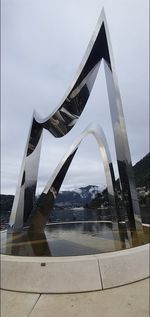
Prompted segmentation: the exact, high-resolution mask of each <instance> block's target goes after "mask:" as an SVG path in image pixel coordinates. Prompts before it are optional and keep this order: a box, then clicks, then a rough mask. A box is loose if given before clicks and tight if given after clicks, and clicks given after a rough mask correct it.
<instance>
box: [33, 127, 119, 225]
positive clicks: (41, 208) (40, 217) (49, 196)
mask: <svg viewBox="0 0 150 317" xmlns="http://www.w3.org/2000/svg"><path fill="white" fill-rule="evenodd" d="M88 134H92V135H93V136H94V137H95V139H96V141H97V145H98V148H99V152H100V156H101V159H102V162H103V166H104V171H105V176H106V183H107V189H108V198H109V204H110V210H111V214H112V221H113V223H117V218H118V214H117V207H116V202H115V188H114V186H115V181H114V170H113V165H112V161H111V156H110V152H109V148H108V144H107V141H106V137H105V135H104V132H103V130H102V128H101V127H100V126H99V125H94V124H90V125H89V126H88V127H87V128H86V129H85V130H84V131H83V132H82V133H81V135H80V136H79V137H78V138H77V139H76V140H75V142H74V143H73V144H72V145H71V147H70V148H69V150H68V151H67V153H66V154H65V155H64V157H63V158H62V159H61V161H60V163H59V164H58V166H57V167H56V169H55V171H54V172H53V174H52V176H51V177H50V179H49V181H48V183H47V185H46V187H45V188H44V191H43V193H42V194H41V196H40V198H39V200H38V202H37V205H36V207H35V211H34V212H33V215H32V219H31V226H30V229H31V230H32V231H41V230H44V227H45V225H46V222H47V221H48V218H49V214H50V212H51V210H52V208H53V205H54V201H55V199H56V197H57V194H58V192H59V189H60V187H61V185H62V182H63V180H64V178H65V176H66V173H67V171H68V169H69V167H70V164H71V162H72V160H73V158H74V156H75V154H76V152H77V150H78V148H79V146H80V144H81V142H82V140H83V139H84V138H85V137H86V136H87V135H88Z"/></svg>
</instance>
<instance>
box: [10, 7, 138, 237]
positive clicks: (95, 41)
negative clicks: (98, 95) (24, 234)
mask: <svg viewBox="0 0 150 317" xmlns="http://www.w3.org/2000/svg"><path fill="white" fill-rule="evenodd" d="M102 59H103V61H104V67H105V75H106V82H107V89H108V95H109V104H110V113H111V120H112V126H113V133H114V140H115V148H116V155H117V163H118V171H119V178H120V183H121V190H122V197H123V205H124V207H123V211H122V212H123V213H124V219H125V220H126V221H127V225H128V226H129V228H130V230H131V231H132V230H140V231H141V232H142V223H141V216H140V208H139V203H138V198H137V192H136V187H135V183H134V177H133V171H132V163H131V157H130V151H129V145H128V140H127V133H126V127H125V121H124V115H123V110H122V102H121V96H120V91H119V86H118V81H117V76H116V72H115V66H114V58H113V53H112V47H111V42H110V36H109V32H108V27H107V22H106V18H105V13H104V10H102V13H101V15H100V18H99V20H98V23H97V26H96V29H95V31H94V34H93V36H92V38H91V41H90V43H89V45H88V48H87V51H86V53H85V56H84V58H83V61H82V63H81V65H80V67H79V70H78V72H77V75H76V78H75V80H74V81H73V84H72V86H71V88H70V89H69V91H68V92H67V93H66V95H65V97H64V98H63V101H62V102H61V103H60V105H59V106H58V107H57V109H55V110H54V111H53V113H52V114H50V115H49V116H48V117H47V118H45V119H41V118H39V117H38V116H37V114H36V113H35V112H34V113H33V119H32V123H31V128H30V131H29V137H28V140H27V145H26V149H25V154H24V158H23V163H22V168H21V173H20V177H19V183H18V187H17V192H16V195H15V199H14V204H13V208H12V212H11V217H10V227H11V228H13V230H15V229H21V228H22V226H23V225H24V223H26V221H27V220H28V219H29V217H30V215H31V213H32V211H33V209H34V203H35V190H36V183H37V175H38V165H39V157H40V149H41V140H42V131H43V129H47V130H48V131H49V132H50V133H52V134H53V135H54V136H55V137H62V136H64V135H66V134H67V133H68V132H69V131H70V130H71V129H72V128H73V127H74V125H75V123H76V121H77V120H78V119H79V117H80V115H81V113H82V111H83V110H84V107H85V105H86V102H87V100H88V98H89V96H90V93H91V90H92V87H93V85H94V82H95V79H96V76H97V73H98V70H99V66H100V63H101V61H102ZM73 156H74V155H73Z"/></svg>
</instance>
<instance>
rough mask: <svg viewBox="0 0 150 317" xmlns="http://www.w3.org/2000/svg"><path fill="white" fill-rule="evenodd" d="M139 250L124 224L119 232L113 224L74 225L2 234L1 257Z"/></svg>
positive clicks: (148, 230)
mask: <svg viewBox="0 0 150 317" xmlns="http://www.w3.org/2000/svg"><path fill="white" fill-rule="evenodd" d="M143 231H144V241H143V244H145V243H148V242H149V240H150V239H149V238H150V235H149V233H150V228H149V225H143ZM131 241H132V247H136V246H139V245H140V244H141V243H140V242H139V240H138V237H137V234H136V232H131V235H130V236H129V233H128V231H127V230H126V226H125V224H124V223H121V224H120V226H119V231H118V230H116V229H115V228H113V225H112V222H111V221H110V220H107V221H106V220H105V221H98V220H96V221H74V222H61V223H60V222H59V223H50V224H47V226H46V228H45V230H44V232H31V231H29V230H28V228H26V229H24V230H23V231H22V232H21V233H9V232H8V231H7V230H5V231H2V232H1V253H2V254H8V255H17V256H78V255H88V254H98V253H105V252H113V251H117V250H122V249H127V248H130V247H131Z"/></svg>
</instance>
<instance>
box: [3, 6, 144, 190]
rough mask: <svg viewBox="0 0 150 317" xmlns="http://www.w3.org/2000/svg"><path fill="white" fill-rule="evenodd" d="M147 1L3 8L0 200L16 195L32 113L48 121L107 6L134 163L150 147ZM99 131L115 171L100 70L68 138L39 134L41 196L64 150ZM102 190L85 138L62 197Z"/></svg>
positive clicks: (98, 165)
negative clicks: (87, 132)
mask: <svg viewBox="0 0 150 317" xmlns="http://www.w3.org/2000/svg"><path fill="white" fill-rule="evenodd" d="M148 2H149V1H148V0H132V1H131V0H103V1H102V0H92V1H91V0H55V1H52V0H2V13H1V14H2V52H1V58H2V74H1V79H2V80H1V82H2V87H1V92H2V95H1V112H2V116H1V120H2V122H1V123H2V128H1V160H2V162H1V163H2V166H1V178H2V182H1V192H2V193H10V194H14V193H15V190H16V185H17V179H18V175H19V171H20V166H21V161H22V157H23V153H24V148H25V144H26V138H27V135H28V130H29V126H30V123H31V117H32V113H33V109H36V110H37V112H38V113H39V114H40V115H41V116H42V117H45V116H46V115H49V114H50V113H51V112H52V111H53V110H54V108H55V107H56V106H57V105H58V103H59V102H60V100H61V99H62V97H63V95H64V94H65V92H66V90H67V89H68V86H70V83H71V81H72V80H73V78H74V76H75V73H76V71H77V68H78V65H79V64H80V62H81V59H82V57H83V55H84V52H85V50H86V47H87V45H88V42H89V40H90V38H91V35H92V33H93V30H94V28H95V25H96V22H97V20H98V17H99V15H100V12H101V9H102V7H103V6H104V8H105V13H106V17H107V22H108V27H109V31H110V36H111V41H112V47H113V52H114V57H115V63H116V70H117V75H118V80H119V86H120V91H121V96H122V101H123V109H124V115H125V120H126V126H127V131H128V138H129V145H130V150H131V156H132V162H133V163H135V162H137V161H138V160H139V159H140V158H142V157H143V156H144V155H145V154H147V153H148V151H149V146H148V12H149V9H148ZM90 122H95V123H100V125H101V126H102V127H103V129H104V132H105V134H106V137H107V140H108V144H109V147H110V151H111V155H112V159H113V162H114V166H115V172H116V176H117V168H116V163H115V161H116V156H115V150H114V140H113V133H112V127H111V120H110V113H109V105H108V95H107V89H106V81H105V75H104V69H103V64H102V65H101V68H100V71H99V73H98V76H97V80H96V82H95V85H94V88H93V90H92V94H91V97H90V98H89V101H88V103H87V106H86V108H85V110H84V111H83V113H82V116H81V118H80V120H79V121H78V122H77V124H76V125H75V127H74V128H73V129H72V130H71V132H70V133H69V134H68V135H66V136H65V137H64V138H62V139H55V138H54V137H53V136H52V135H50V134H49V133H48V132H47V131H46V132H44V138H43V145H42V153H41V161H40V168H39V179H38V189H37V191H38V192H40V191H41V190H42V189H43V187H44V186H45V184H46V182H47V181H48V179H49V177H50V175H51V173H52V171H53V169H54V168H55V167H56V166H57V164H58V162H59V161H60V158H61V157H62V156H63V155H64V153H65V152H66V150H67V148H68V147H69V145H70V144H71V143H72V142H73V141H74V139H75V138H76V137H77V136H78V135H79V133H80V132H81V131H82V130H83V129H84V128H85V127H86V126H87V125H88V124H89V123H90ZM88 184H98V185H100V186H101V187H102V188H103V187H105V175H104V171H103V165H102V162H101V159H100V157H99V153H98V149H97V145H96V142H95V140H94V139H93V137H92V136H89V137H87V138H86V139H85V140H84V141H83V143H82V145H81V147H80V148H79V150H78V152H77V154H76V157H75V159H74V161H73V163H72V165H71V167H70V169H69V172H68V174H67V176H66V178H65V181H64V184H63V189H70V188H72V187H74V186H76V187H80V186H84V185H88Z"/></svg>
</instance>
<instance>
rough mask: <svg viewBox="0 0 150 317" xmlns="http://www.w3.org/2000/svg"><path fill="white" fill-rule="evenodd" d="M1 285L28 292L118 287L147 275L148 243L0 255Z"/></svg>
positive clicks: (77, 290) (6, 288)
mask: <svg viewBox="0 0 150 317" xmlns="http://www.w3.org/2000/svg"><path fill="white" fill-rule="evenodd" d="M1 273H2V275H1V276H2V278H1V288H2V289H4V290H11V291H19V292H30V293H32V292H33V293H75V292H86V291H95V290H102V289H107V288H112V287H117V286H121V285H125V284H129V283H133V282H135V281H139V280H142V279H145V278H147V277H149V244H146V245H143V246H139V247H136V248H132V249H127V250H123V251H117V252H109V253H103V254H97V255H87V256H86V255H85V256H71V257H55V258H54V257H53V258H50V257H19V256H18V257H17V256H8V255H1Z"/></svg>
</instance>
